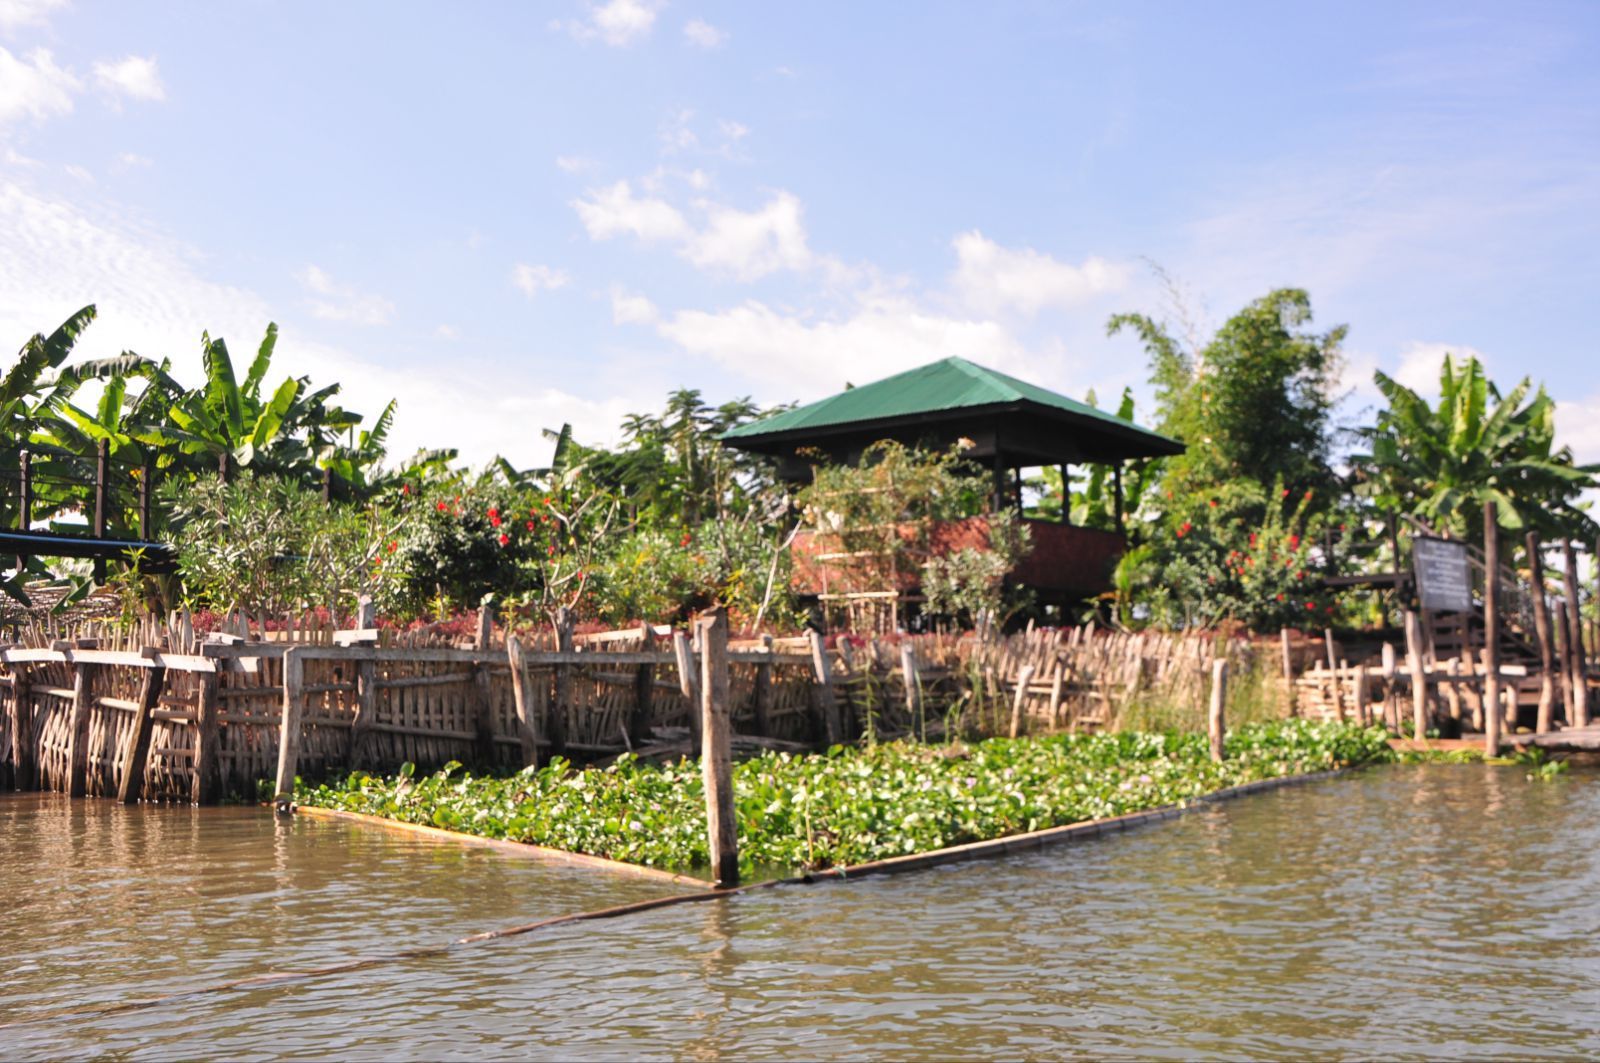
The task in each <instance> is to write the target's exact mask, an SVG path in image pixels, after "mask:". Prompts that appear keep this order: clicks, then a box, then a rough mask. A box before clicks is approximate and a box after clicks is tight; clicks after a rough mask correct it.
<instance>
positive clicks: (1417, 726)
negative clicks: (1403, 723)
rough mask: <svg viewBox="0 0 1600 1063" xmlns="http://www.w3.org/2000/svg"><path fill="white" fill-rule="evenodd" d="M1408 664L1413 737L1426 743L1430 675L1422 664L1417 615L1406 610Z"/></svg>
mask: <svg viewBox="0 0 1600 1063" xmlns="http://www.w3.org/2000/svg"><path fill="white" fill-rule="evenodd" d="M1406 664H1407V665H1408V666H1409V667H1410V670H1411V737H1412V738H1414V739H1416V740H1417V741H1418V742H1423V743H1426V741H1427V734H1428V673H1427V670H1426V669H1425V668H1424V666H1423V663H1422V631H1421V625H1420V624H1419V623H1418V622H1417V614H1416V613H1415V612H1414V611H1413V610H1410V609H1407V610H1406Z"/></svg>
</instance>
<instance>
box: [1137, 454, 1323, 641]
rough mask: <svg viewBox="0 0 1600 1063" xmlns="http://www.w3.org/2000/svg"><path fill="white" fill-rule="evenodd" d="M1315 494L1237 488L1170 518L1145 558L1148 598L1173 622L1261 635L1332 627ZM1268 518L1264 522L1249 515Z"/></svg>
mask: <svg viewBox="0 0 1600 1063" xmlns="http://www.w3.org/2000/svg"><path fill="white" fill-rule="evenodd" d="M1314 500H1315V496H1314V494H1313V492H1311V491H1306V492H1303V493H1302V494H1300V495H1299V496H1291V493H1290V492H1289V491H1288V490H1286V489H1285V488H1284V487H1283V485H1282V483H1281V482H1279V483H1277V484H1274V485H1273V489H1272V496H1271V497H1270V498H1267V499H1262V498H1260V497H1258V492H1257V491H1253V490H1250V485H1234V486H1233V488H1232V489H1231V490H1228V491H1224V492H1219V493H1218V496H1217V497H1214V498H1208V499H1205V500H1204V503H1203V504H1202V505H1199V506H1197V507H1196V509H1197V510H1198V511H1197V512H1192V513H1173V514H1170V515H1169V519H1168V529H1167V530H1166V532H1165V534H1162V535H1158V536H1157V537H1155V538H1153V539H1152V541H1151V542H1150V544H1149V549H1148V550H1145V551H1143V552H1142V553H1141V554H1140V563H1141V564H1142V566H1143V570H1142V571H1141V573H1140V574H1139V578H1140V580H1141V582H1143V583H1144V584H1145V589H1146V591H1147V599H1148V600H1149V601H1150V602H1151V603H1152V608H1153V610H1154V611H1155V612H1156V613H1157V614H1158V615H1157V616H1156V619H1158V620H1160V621H1163V622H1165V623H1169V624H1184V625H1195V624H1201V625H1210V624H1216V623H1219V622H1221V621H1226V620H1234V621H1240V622H1243V623H1245V624H1247V625H1248V626H1250V627H1252V628H1255V629H1257V630H1266V629H1270V628H1274V627H1282V626H1287V625H1293V624H1299V625H1305V624H1307V623H1310V622H1322V623H1325V622H1328V620H1329V619H1330V617H1331V616H1332V614H1333V613H1334V612H1335V610H1336V608H1337V607H1336V605H1335V603H1334V600H1333V598H1332V596H1331V595H1329V594H1328V593H1327V592H1326V591H1324V590H1322V589H1321V584H1322V576H1323V574H1324V573H1323V571H1322V570H1323V567H1324V560H1323V559H1322V558H1321V557H1320V556H1317V555H1314V554H1313V552H1312V550H1311V540H1312V539H1313V538H1314V531H1315V528H1314V527H1313V526H1314V525H1315V524H1316V523H1317V520H1318V519H1319V518H1314V517H1312V516H1311V509H1312V506H1313V504H1314ZM1260 512H1264V513H1265V514H1266V515H1265V517H1264V518H1262V519H1260V520H1251V519H1250V515H1251V514H1254V513H1260Z"/></svg>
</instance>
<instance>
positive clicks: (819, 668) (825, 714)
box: [806, 631, 844, 746]
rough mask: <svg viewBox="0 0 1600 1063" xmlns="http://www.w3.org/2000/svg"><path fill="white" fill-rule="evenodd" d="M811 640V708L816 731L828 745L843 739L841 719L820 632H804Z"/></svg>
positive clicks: (826, 651) (825, 647) (826, 652)
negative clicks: (813, 681)
mask: <svg viewBox="0 0 1600 1063" xmlns="http://www.w3.org/2000/svg"><path fill="white" fill-rule="evenodd" d="M806 634H807V637H808V638H809V639H810V641H811V671H812V675H813V677H814V678H815V679H816V683H815V685H813V686H812V688H811V690H812V710H813V712H814V713H815V715H816V718H817V723H818V724H819V726H818V727H817V733H818V735H819V736H820V737H821V738H822V740H823V741H824V742H825V743H826V744H827V745H828V746H836V745H838V744H839V743H840V742H842V741H844V735H843V734H841V733H840V732H841V731H842V730H843V721H841V720H840V719H839V700H838V698H837V697H835V696H834V692H833V669H832V668H831V667H830V666H829V664H828V650H827V646H826V644H825V643H824V642H823V640H822V632H820V631H809V632H807V633H806Z"/></svg>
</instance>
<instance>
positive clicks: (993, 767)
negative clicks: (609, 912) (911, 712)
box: [295, 720, 1394, 877]
mask: <svg viewBox="0 0 1600 1063" xmlns="http://www.w3.org/2000/svg"><path fill="white" fill-rule="evenodd" d="M1392 759H1394V755H1393V753H1392V751H1391V750H1390V748H1389V745H1388V735H1387V734H1386V732H1385V731H1384V730H1383V728H1381V727H1360V726H1357V725H1354V724H1345V723H1320V722H1312V721H1306V720H1288V721H1280V722H1273V723H1262V724H1252V725H1249V726H1246V727H1243V728H1240V729H1239V730H1237V731H1235V732H1233V733H1230V734H1229V735H1228V736H1227V756H1226V758H1225V759H1224V760H1223V761H1222V762H1221V763H1215V762H1213V761H1212V760H1211V759H1210V757H1209V751H1208V748H1207V743H1206V738H1205V736H1204V735H1196V734H1179V733H1162V734H1150V733H1135V732H1120V733H1112V734H1057V735H1048V736H1041V737H1027V738H1017V739H1007V738H990V739H985V740H983V741H977V742H972V743H956V744H952V745H946V746H926V745H919V744H916V743H913V742H890V743H882V744H878V745H872V746H867V747H863V748H848V747H842V746H836V747H834V748H833V749H831V750H829V751H828V752H827V753H819V754H806V755H795V754H789V753H766V754H762V755H760V756H757V757H753V758H751V759H749V760H746V761H742V762H741V763H739V764H737V765H735V766H734V770H733V782H734V793H735V805H736V814H737V818H738V828H739V852H740V863H741V873H742V874H743V875H747V876H751V877H755V875H756V873H757V872H758V871H769V872H771V871H778V872H782V873H797V872H805V871H820V870H824V869H827V868H831V867H839V866H847V865H853V864H863V863H868V862H871V861H875V860H882V859H887V858H890V857H897V856H906V855H911V854H918V853H927V852H931V851H933V850H937V849H944V848H948V847H951V846H956V845H962V844H966V843H969V842H980V841H990V840H994V839H998V838H1004V837H1009V836H1012V835H1017V834H1024V833H1027V832H1030V831H1037V830H1042V829H1045V828H1049V827H1057V826H1065V825H1068V824H1074V823H1082V822H1085V821H1089V820H1098V819H1105V818H1108V817H1112V816H1120V815H1125V814H1128V813H1134V812H1143V811H1148V810H1151V809H1156V808H1161V807H1167V806H1174V805H1176V806H1182V805H1184V804H1186V803H1188V802H1190V801H1193V800H1195V799H1197V798H1200V797H1203V796H1205V795H1207V794H1210V793H1214V792H1216V791H1219V790H1224V789H1227V788H1229V787H1233V786H1238V785H1241V784H1244V783H1250V782H1256V781H1260V780H1264V779H1273V778H1280V777H1283V776H1289V775H1302V774H1309V773H1313V772H1320V771H1329V770H1337V769H1340V768H1347V767H1353V766H1358V765H1363V764H1371V763H1380V762H1385V761H1389V760H1392ZM295 796H296V801H297V803H299V804H302V805H307V806H313V807H319V808H327V809H334V810H338V811H345V812H356V813H362V814H365V815H371V816H378V817H381V818H385V819H390V820H394V821H397V822H402V823H415V824H424V825H427V826H433V827H440V828H443V829H446V830H450V831H456V832H459V833H463V834H468V835H475V836H479V837H485V838H495V839H504V840H510V841H517V842H525V843H528V844H532V845H539V846H544V847H547V848H552V849H561V850H564V851H567V852H572V853H582V854H587V855H591V856H601V857H605V858H608V859H612V860H621V861H625V862H627V863H632V864H638V865H642V866H646V867H654V868H660V869H664V870H670V871H676V872H686V873H694V872H697V871H703V870H704V869H705V868H706V867H707V865H708V863H709V855H708V851H707V838H706V829H705V798H704V791H703V789H702V782H701V772H700V765H699V763H698V762H697V761H694V760H687V759H685V760H680V761H677V762H673V763H668V764H661V765H655V764H649V763H645V762H641V761H638V760H636V759H635V758H633V757H632V756H624V757H621V758H619V759H618V760H617V761H616V762H615V763H614V764H612V765H611V766H609V767H605V768H585V769H574V768H573V767H572V766H571V765H570V764H568V763H567V762H566V761H564V760H555V761H552V762H551V763H550V764H548V765H545V766H543V767H541V768H539V769H537V770H525V771H521V772H517V773H514V774H510V775H474V774H472V773H470V772H468V771H465V770H463V769H462V768H461V766H460V765H458V764H451V765H447V766H446V767H445V768H443V769H441V770H440V771H438V772H434V773H432V774H428V775H417V774H416V773H415V771H414V770H413V769H412V768H411V766H410V765H406V766H405V767H404V768H403V769H402V770H401V772H400V773H399V774H397V775H394V776H390V777H380V776H375V775H369V774H367V773H365V772H352V773H350V774H349V775H346V776H343V777H341V778H338V779H334V780H331V781H329V782H326V783H323V784H320V785H309V784H306V783H304V782H301V783H299V784H298V785H297V788H296V795H295Z"/></svg>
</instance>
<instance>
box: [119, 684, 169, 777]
mask: <svg viewBox="0 0 1600 1063" xmlns="http://www.w3.org/2000/svg"><path fill="white" fill-rule="evenodd" d="M166 681H167V670H166V669H165V668H146V669H144V676H143V678H141V679H140V681H139V703H138V705H139V707H138V708H137V709H135V710H134V716H133V726H132V727H131V728H129V730H128V738H127V748H126V749H125V750H124V751H123V755H122V778H121V779H119V780H118V781H117V800H118V801H119V802H121V803H122V804H124V805H131V804H134V803H135V802H137V801H138V800H139V798H140V797H141V796H143V794H144V770H145V765H146V764H147V763H149V760H150V736H151V735H152V734H153V733H154V732H155V729H156V720H155V715H154V713H155V709H156V704H157V703H158V702H159V701H160V700H161V685H162V684H163V683H165V682H166Z"/></svg>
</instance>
